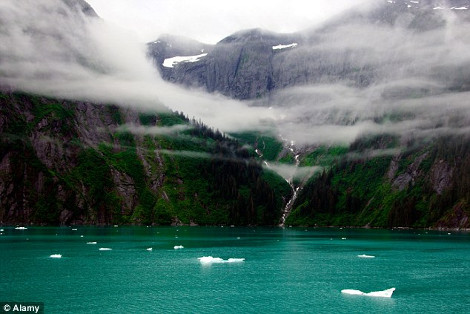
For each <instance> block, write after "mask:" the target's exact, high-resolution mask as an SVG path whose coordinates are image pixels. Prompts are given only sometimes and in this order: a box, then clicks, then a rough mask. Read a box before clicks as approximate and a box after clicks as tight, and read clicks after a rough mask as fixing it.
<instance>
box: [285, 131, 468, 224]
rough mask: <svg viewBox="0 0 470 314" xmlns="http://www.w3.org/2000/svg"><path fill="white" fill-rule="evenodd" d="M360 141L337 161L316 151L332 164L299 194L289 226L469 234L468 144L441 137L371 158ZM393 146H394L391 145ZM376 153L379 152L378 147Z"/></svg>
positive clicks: (336, 157)
mask: <svg viewBox="0 0 470 314" xmlns="http://www.w3.org/2000/svg"><path fill="white" fill-rule="evenodd" d="M378 142H386V143H388V145H389V146H391V147H389V148H391V149H392V147H393V145H394V142H393V139H391V138H388V140H387V139H386V138H385V137H378V138H375V139H373V140H372V141H370V140H369V141H367V140H366V139H360V140H358V141H356V142H355V143H354V144H353V145H351V147H350V148H349V149H345V150H343V151H342V153H341V155H335V154H334V152H333V151H332V150H330V151H329V150H322V149H317V150H315V151H313V152H312V153H311V154H310V156H311V160H316V161H317V162H318V161H320V160H321V159H325V158H327V157H328V156H329V157H330V158H333V160H335V161H333V162H332V163H330V165H331V168H330V169H329V171H325V172H323V173H322V174H321V175H318V176H317V177H315V178H312V179H311V180H310V181H309V182H308V183H307V185H306V186H305V187H304V189H303V190H302V191H301V193H300V195H299V197H298V199H297V201H296V203H295V205H294V210H293V212H292V214H291V216H290V217H289V218H288V219H287V222H286V223H288V224H294V225H343V226H350V225H352V226H369V227H435V228H459V229H460V228H470V221H469V217H470V205H469V204H470V181H469V178H470V168H469V165H470V139H469V137H468V136H467V135H456V136H445V137H441V138H438V139H436V140H435V141H433V142H432V143H414V144H413V145H411V146H409V147H408V149H405V150H403V152H395V153H393V151H392V153H391V154H390V155H384V156H373V155H372V154H370V153H367V152H366V151H365V150H369V149H370V148H371V146H372V147H373V145H371V143H378ZM395 143H396V142H395ZM376 148H377V147H376Z"/></svg>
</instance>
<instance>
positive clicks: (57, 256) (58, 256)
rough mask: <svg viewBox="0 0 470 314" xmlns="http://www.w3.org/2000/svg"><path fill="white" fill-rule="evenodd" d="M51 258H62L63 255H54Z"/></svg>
mask: <svg viewBox="0 0 470 314" xmlns="http://www.w3.org/2000/svg"><path fill="white" fill-rule="evenodd" d="M49 257H50V258H62V254H52V255H51V256H49Z"/></svg>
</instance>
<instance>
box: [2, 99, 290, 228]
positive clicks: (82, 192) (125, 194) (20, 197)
mask: <svg viewBox="0 0 470 314" xmlns="http://www.w3.org/2000/svg"><path fill="white" fill-rule="evenodd" d="M0 132H1V134H2V137H1V141H0V161H1V164H0V195H1V201H0V218H1V222H2V223H3V224H13V223H33V224H52V225H58V224H145V225H150V224H181V223H184V224H237V225H276V224H277V223H278V221H279V217H280V215H281V210H282V208H283V206H284V204H285V198H286V197H289V194H290V187H289V185H288V184H287V183H286V182H285V180H284V179H282V178H281V177H279V176H278V175H276V174H274V173H272V172H269V171H266V170H264V169H263V168H262V167H261V166H260V162H259V161H256V160H255V159H254V158H253V156H252V154H253V153H252V152H250V151H249V150H248V149H246V148H243V147H242V146H241V145H240V144H239V143H238V142H237V141H236V140H234V139H231V138H229V137H227V136H225V135H223V134H222V133H221V132H219V131H217V130H213V129H211V128H209V127H207V126H205V125H204V124H202V123H200V122H197V121H195V120H190V119H188V118H187V117H185V116H184V115H183V114H181V113H175V112H170V111H168V110H167V111H165V110H163V109H162V111H161V112H159V113H154V112H150V113H149V112H137V111H135V110H133V109H131V108H120V107H117V106H114V105H104V104H92V103H86V102H75V101H66V100H58V99H52V98H47V97H42V96H38V95H29V94H24V93H2V94H0Z"/></svg>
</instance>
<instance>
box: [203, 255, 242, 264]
mask: <svg viewBox="0 0 470 314" xmlns="http://www.w3.org/2000/svg"><path fill="white" fill-rule="evenodd" d="M198 260H199V262H200V263H201V264H224V263H241V262H244V261H245V259H244V258H229V259H227V260H225V259H222V258H220V257H212V256H203V257H199V258H198Z"/></svg>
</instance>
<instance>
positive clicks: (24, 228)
mask: <svg viewBox="0 0 470 314" xmlns="http://www.w3.org/2000/svg"><path fill="white" fill-rule="evenodd" d="M15 229H16V230H26V229H28V228H26V227H16V228H15Z"/></svg>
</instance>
